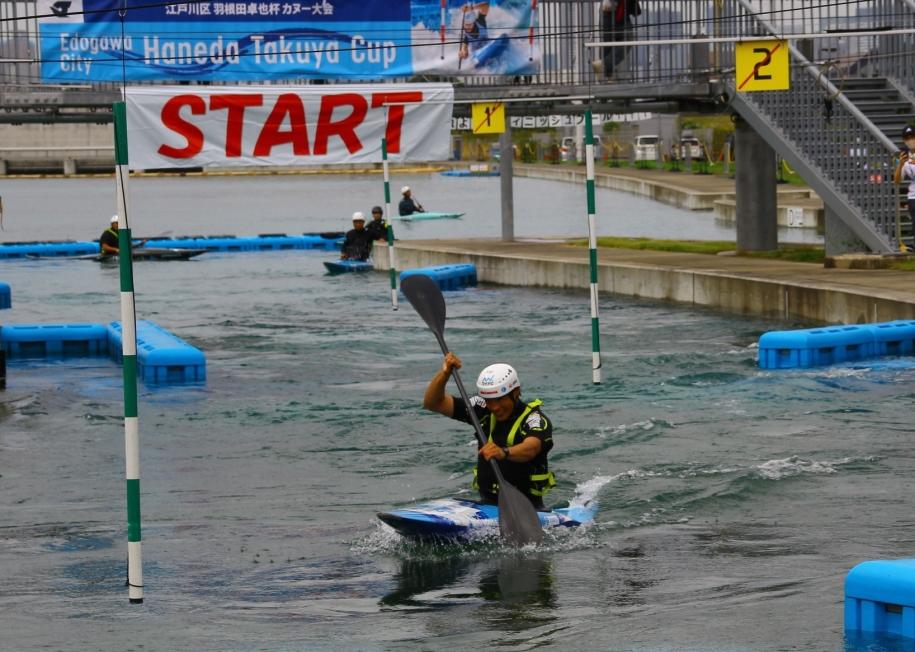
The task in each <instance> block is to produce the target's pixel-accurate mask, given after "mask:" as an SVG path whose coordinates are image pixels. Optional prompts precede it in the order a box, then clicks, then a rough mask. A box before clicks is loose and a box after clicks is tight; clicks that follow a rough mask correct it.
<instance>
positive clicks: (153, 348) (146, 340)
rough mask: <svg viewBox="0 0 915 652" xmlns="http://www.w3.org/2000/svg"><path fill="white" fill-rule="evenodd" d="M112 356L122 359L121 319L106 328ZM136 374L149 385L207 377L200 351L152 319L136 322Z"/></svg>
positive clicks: (200, 380) (204, 358) (191, 381)
mask: <svg viewBox="0 0 915 652" xmlns="http://www.w3.org/2000/svg"><path fill="white" fill-rule="evenodd" d="M107 333H108V341H109V350H110V351H111V356H112V357H113V358H114V359H115V360H117V361H118V362H120V361H121V360H123V351H122V343H121V341H122V339H123V334H122V329H121V322H118V321H113V322H111V323H110V324H108V328H107ZM137 374H138V375H139V376H140V377H141V378H142V379H143V381H144V382H145V383H147V384H150V385H161V384H172V383H194V382H203V381H205V380H206V357H205V356H204V355H203V352H202V351H201V350H200V349H198V348H196V347H194V346H191V345H190V344H188V343H187V342H185V341H184V340H182V339H181V338H180V337H177V336H176V335H172V334H171V333H169V332H168V331H167V330H165V329H164V328H162V327H161V326H158V325H156V324H154V323H153V322H151V321H146V320H139V321H138V322H137Z"/></svg>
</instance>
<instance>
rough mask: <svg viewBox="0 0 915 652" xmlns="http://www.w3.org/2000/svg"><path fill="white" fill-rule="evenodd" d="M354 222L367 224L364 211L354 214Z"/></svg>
mask: <svg viewBox="0 0 915 652" xmlns="http://www.w3.org/2000/svg"><path fill="white" fill-rule="evenodd" d="M353 222H365V215H363V214H362V211H356V212H355V213H353Z"/></svg>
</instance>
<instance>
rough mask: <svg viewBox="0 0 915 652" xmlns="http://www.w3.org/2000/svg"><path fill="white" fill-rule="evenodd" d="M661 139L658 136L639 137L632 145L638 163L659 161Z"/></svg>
mask: <svg viewBox="0 0 915 652" xmlns="http://www.w3.org/2000/svg"><path fill="white" fill-rule="evenodd" d="M660 141H661V139H660V137H658V136H637V137H636V139H635V141H634V142H633V143H632V150H633V152H634V153H635V160H636V161H657V160H658V144H659V143H660Z"/></svg>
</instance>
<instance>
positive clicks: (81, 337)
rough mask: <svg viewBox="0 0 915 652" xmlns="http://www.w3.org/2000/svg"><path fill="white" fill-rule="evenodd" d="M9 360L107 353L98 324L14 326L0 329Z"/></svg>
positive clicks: (105, 336)
mask: <svg viewBox="0 0 915 652" xmlns="http://www.w3.org/2000/svg"><path fill="white" fill-rule="evenodd" d="M0 341H2V343H3V349H4V350H5V351H6V355H7V356H8V357H10V358H78V357H88V356H97V355H105V354H106V353H108V330H107V329H106V328H105V327H104V326H103V325H102V324H15V325H8V326H3V327H2V328H0Z"/></svg>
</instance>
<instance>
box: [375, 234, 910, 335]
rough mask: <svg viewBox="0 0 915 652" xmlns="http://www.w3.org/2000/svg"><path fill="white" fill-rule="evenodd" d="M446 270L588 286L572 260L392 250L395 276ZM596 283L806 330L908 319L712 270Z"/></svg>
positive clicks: (629, 270)
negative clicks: (467, 266)
mask: <svg viewBox="0 0 915 652" xmlns="http://www.w3.org/2000/svg"><path fill="white" fill-rule="evenodd" d="M585 251H586V250H585ZM374 261H375V267H376V269H378V270H383V271H386V270H388V269H389V267H388V255H387V248H386V245H383V244H382V243H377V244H376V252H375V254H374ZM454 263H473V264H474V265H476V267H477V276H478V278H479V280H480V281H481V282H483V283H496V284H500V285H515V286H537V287H556V288H570V289H574V288H577V289H581V290H586V289H587V288H588V286H589V268H588V263H587V258H586V257H585V258H584V259H582V260H574V259H572V257H570V258H569V259H565V260H557V259H555V258H551V259H547V258H544V259H532V258H522V257H519V256H517V255H515V256H512V255H500V254H491V253H474V252H470V251H455V250H451V251H449V250H448V249H447V248H445V247H443V248H420V247H417V246H413V245H410V243H409V242H404V243H398V244H397V266H398V268H399V269H410V268H413V267H426V266H430V265H447V264H454ZM598 283H599V287H600V291H601V292H611V293H616V294H621V295H625V296H630V297H640V298H646V299H658V300H664V301H675V302H679V303H684V304H690V305H696V306H705V307H709V308H716V309H719V310H724V311H727V312H730V313H734V314H738V315H754V316H761V317H770V318H778V319H797V320H802V321H805V322H808V323H824V324H827V323H828V324H835V323H845V324H861V323H873V322H877V321H889V320H893V319H915V304H911V303H907V302H904V301H899V300H894V299H890V298H880V297H877V296H873V294H872V293H865V292H861V293H857V292H851V291H837V290H834V289H828V288H820V287H815V286H812V285H807V286H804V285H799V284H793V283H790V282H781V281H778V280H767V279H762V278H753V277H750V276H737V275H728V274H723V273H720V272H716V271H703V270H696V269H679V268H672V267H660V266H656V265H650V264H646V265H639V264H632V263H614V262H606V261H604V262H600V263H599V271H598Z"/></svg>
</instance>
